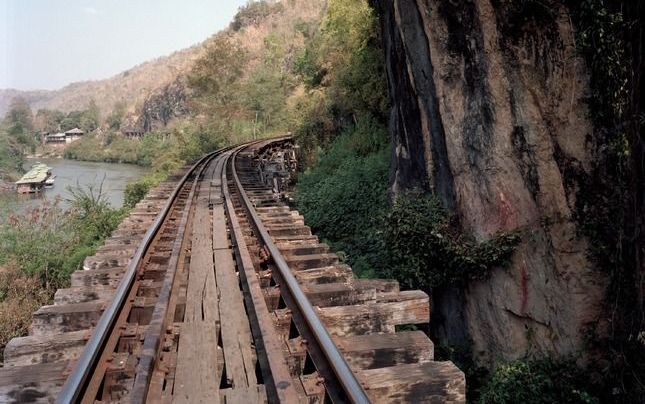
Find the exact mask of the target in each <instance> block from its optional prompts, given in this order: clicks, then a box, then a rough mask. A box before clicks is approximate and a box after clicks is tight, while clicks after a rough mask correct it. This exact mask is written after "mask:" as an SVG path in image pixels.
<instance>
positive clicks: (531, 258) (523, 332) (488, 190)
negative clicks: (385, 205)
mask: <svg viewBox="0 0 645 404" xmlns="http://www.w3.org/2000/svg"><path fill="white" fill-rule="evenodd" d="M376 3H377V6H378V8H379V11H380V14H381V23H382V28H383V41H384V47H385V53H386V64H387V66H386V67H387V72H388V81H389V88H390V94H391V99H392V110H391V118H392V119H391V123H390V132H391V135H392V142H393V153H394V155H393V172H392V184H391V187H392V191H393V192H395V193H396V192H400V191H402V190H405V189H408V188H410V187H419V186H420V187H424V188H426V189H432V190H434V191H435V192H436V193H437V194H438V195H440V196H441V198H442V200H443V202H444V204H445V205H446V206H447V207H449V208H450V209H452V210H453V211H454V212H455V213H456V215H457V216H458V218H459V219H460V223H461V225H462V227H463V229H464V231H465V232H468V233H470V234H473V235H474V236H475V237H476V238H478V239H480V240H484V239H487V238H488V237H490V236H491V235H493V234H495V233H496V232H498V231H504V230H513V229H517V228H520V229H523V230H524V232H525V233H524V236H523V242H522V244H521V245H520V246H519V247H518V248H517V250H516V253H515V255H514V258H513V262H512V264H511V265H510V267H509V268H508V269H496V270H494V271H493V274H492V276H491V277H490V279H488V280H485V281H481V282H475V283H472V284H471V285H469V286H468V287H467V288H466V289H447V290H441V291H436V294H435V296H434V298H435V305H436V308H435V316H434V326H435V329H436V330H437V332H438V334H439V336H441V337H442V338H443V339H444V342H448V343H453V344H454V343H465V342H470V341H472V347H473V353H474V354H475V357H476V358H477V359H478V360H479V362H480V363H484V364H486V363H491V362H492V361H494V360H496V359H499V358H507V359H512V358H516V357H519V356H522V355H524V354H525V353H527V352H554V353H556V354H561V355H566V354H568V353H573V352H576V351H577V350H579V349H580V348H582V346H583V339H584V334H585V331H586V327H587V325H588V324H589V323H590V322H592V321H594V320H596V319H597V318H598V316H599V313H600V310H601V302H602V299H603V297H604V293H605V287H606V282H607V280H606V278H605V277H604V276H603V275H601V274H600V272H599V271H597V270H596V269H595V268H594V267H593V265H592V264H591V263H590V262H589V261H588V259H587V248H588V243H589V241H588V240H586V239H585V238H583V237H582V236H580V235H579V231H578V230H579V229H578V228H577V225H576V222H575V221H574V220H573V212H574V205H575V200H576V194H577V192H578V181H579V180H580V178H584V177H585V176H588V175H589V174H590V170H591V168H590V161H591V157H592V154H591V150H590V147H591V146H590V144H589V143H590V141H589V139H590V136H591V132H592V127H591V123H590V119H589V116H588V114H589V111H588V109H587V106H586V104H585V102H584V98H585V96H586V95H587V91H588V77H587V72H586V70H585V65H584V62H583V60H582V59H581V58H580V57H578V56H577V54H576V51H575V42H574V41H575V33H574V31H573V27H572V25H571V22H570V18H569V15H568V12H567V9H566V8H564V6H563V7H561V8H559V9H556V10H554V12H553V13H552V14H549V15H540V14H539V13H537V12H535V10H526V9H524V8H523V6H518V5H517V4H519V3H528V2H513V1H510V0H470V1H468V0H416V1H414V0H378V1H376Z"/></svg>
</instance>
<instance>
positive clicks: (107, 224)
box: [0, 187, 125, 289]
mask: <svg viewBox="0 0 645 404" xmlns="http://www.w3.org/2000/svg"><path fill="white" fill-rule="evenodd" d="M73 195H74V198H73V200H72V206H71V208H70V209H69V210H67V211H64V210H63V209H62V208H61V207H60V200H59V199H57V200H54V201H49V202H46V203H44V204H43V205H42V206H39V207H36V208H31V209H29V210H27V211H26V212H25V213H14V214H7V215H3V217H2V219H0V266H5V265H11V264H12V263H13V264H15V265H16V266H17V267H18V268H19V269H20V270H21V272H22V273H25V274H27V275H30V276H36V277H38V278H39V279H41V281H42V285H43V287H45V288H54V289H55V288H57V287H65V286H66V285H67V284H68V283H69V275H70V273H71V272H73V271H74V270H76V269H78V268H79V267H80V265H81V263H82V261H83V259H84V258H85V257H86V256H87V255H91V254H93V252H94V249H95V248H96V247H97V246H98V245H100V243H101V242H102V241H103V240H104V239H105V238H106V237H108V236H109V235H110V233H111V232H112V231H113V230H114V229H115V228H116V227H117V226H118V224H119V223H120V221H121V220H122V219H123V216H124V215H125V211H124V210H121V209H113V208H112V207H110V205H109V204H108V203H107V202H106V201H105V199H104V197H103V195H101V192H100V189H99V190H95V189H93V188H91V187H90V188H87V189H77V190H73Z"/></svg>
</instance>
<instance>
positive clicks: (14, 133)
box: [5, 97, 36, 151]
mask: <svg viewBox="0 0 645 404" xmlns="http://www.w3.org/2000/svg"><path fill="white" fill-rule="evenodd" d="M5 125H6V127H7V133H8V135H9V136H10V137H11V138H13V139H14V140H15V141H17V142H18V144H20V145H21V146H23V147H28V148H30V149H31V150H32V151H33V150H34V149H35V147H36V139H35V137H34V119H33V114H32V112H31V107H30V106H29V104H28V103H27V101H26V100H25V99H24V98H22V97H16V98H14V99H13V100H12V101H11V105H10V106H9V112H7V115H6V117H5Z"/></svg>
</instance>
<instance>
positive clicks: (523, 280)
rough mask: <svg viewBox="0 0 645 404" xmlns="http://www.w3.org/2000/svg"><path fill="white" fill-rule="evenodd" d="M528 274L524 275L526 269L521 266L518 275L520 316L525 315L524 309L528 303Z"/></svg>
mask: <svg viewBox="0 0 645 404" xmlns="http://www.w3.org/2000/svg"><path fill="white" fill-rule="evenodd" d="M528 278H529V277H528V274H527V273H526V267H525V266H524V265H522V272H521V275H520V288H521V291H520V292H521V293H522V306H521V308H520V313H522V315H525V314H526V309H527V306H528V303H529V288H528Z"/></svg>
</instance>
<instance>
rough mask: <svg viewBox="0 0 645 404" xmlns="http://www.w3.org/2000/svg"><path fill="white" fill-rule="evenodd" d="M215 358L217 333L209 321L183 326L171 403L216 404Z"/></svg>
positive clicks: (216, 375) (216, 373) (217, 385)
mask: <svg viewBox="0 0 645 404" xmlns="http://www.w3.org/2000/svg"><path fill="white" fill-rule="evenodd" d="M197 347H199V349H197ZM217 357H218V353H217V330H216V328H215V324H214V323H213V322H212V321H196V322H186V323H184V324H183V325H182V327H181V334H180V336H179V350H178V356H177V368H176V371H175V385H174V392H173V403H217V402H219V385H220V379H219V374H218V372H217Z"/></svg>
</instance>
